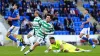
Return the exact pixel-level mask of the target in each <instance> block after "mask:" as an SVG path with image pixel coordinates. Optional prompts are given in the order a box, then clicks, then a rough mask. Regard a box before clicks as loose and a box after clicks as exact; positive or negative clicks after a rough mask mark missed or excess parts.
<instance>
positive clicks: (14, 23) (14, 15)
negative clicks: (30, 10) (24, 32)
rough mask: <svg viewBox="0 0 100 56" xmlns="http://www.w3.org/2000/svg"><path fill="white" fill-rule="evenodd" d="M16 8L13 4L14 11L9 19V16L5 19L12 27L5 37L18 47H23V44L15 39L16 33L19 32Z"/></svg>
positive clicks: (18, 17)
mask: <svg viewBox="0 0 100 56" xmlns="http://www.w3.org/2000/svg"><path fill="white" fill-rule="evenodd" d="M17 7H18V5H17V4H16V3H15V4H14V5H13V9H14V11H13V13H12V15H11V17H10V16H9V17H8V19H7V20H9V21H12V26H11V27H10V28H9V30H8V33H7V37H8V38H10V39H11V40H13V41H14V42H16V43H17V45H18V46H19V45H20V46H22V47H23V44H22V43H21V42H20V41H19V40H17V39H16V37H17V34H18V31H19V27H20V23H19V19H20V16H19V11H18V9H17Z"/></svg>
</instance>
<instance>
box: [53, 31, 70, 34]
mask: <svg viewBox="0 0 100 56" xmlns="http://www.w3.org/2000/svg"><path fill="white" fill-rule="evenodd" d="M54 34H55V35H68V34H69V32H68V31H55V32H54Z"/></svg>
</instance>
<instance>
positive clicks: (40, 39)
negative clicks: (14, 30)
mask: <svg viewBox="0 0 100 56" xmlns="http://www.w3.org/2000/svg"><path fill="white" fill-rule="evenodd" d="M42 41H43V38H40V37H34V36H32V37H30V38H29V39H28V38H27V35H24V42H25V44H31V45H33V43H35V42H38V43H39V44H40V43H42Z"/></svg>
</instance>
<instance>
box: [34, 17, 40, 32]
mask: <svg viewBox="0 0 100 56" xmlns="http://www.w3.org/2000/svg"><path fill="white" fill-rule="evenodd" d="M41 20H42V19H41V18H40V17H35V18H34V21H33V23H36V25H34V24H33V30H35V31H37V30H38V29H39V28H40V24H39V21H41Z"/></svg>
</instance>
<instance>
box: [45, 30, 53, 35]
mask: <svg viewBox="0 0 100 56" xmlns="http://www.w3.org/2000/svg"><path fill="white" fill-rule="evenodd" d="M53 33H54V31H53V32H45V34H48V35H51V34H53Z"/></svg>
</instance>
